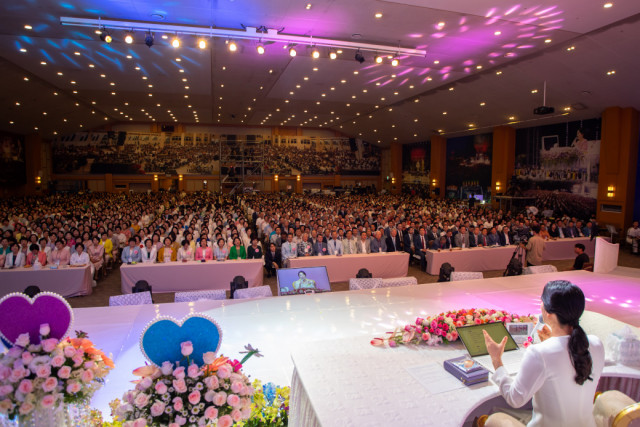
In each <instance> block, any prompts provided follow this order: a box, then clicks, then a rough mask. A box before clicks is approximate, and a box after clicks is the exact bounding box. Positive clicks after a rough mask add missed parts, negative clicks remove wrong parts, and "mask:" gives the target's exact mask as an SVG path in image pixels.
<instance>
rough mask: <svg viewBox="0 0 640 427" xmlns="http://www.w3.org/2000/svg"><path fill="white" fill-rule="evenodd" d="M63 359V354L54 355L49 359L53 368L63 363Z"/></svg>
mask: <svg viewBox="0 0 640 427" xmlns="http://www.w3.org/2000/svg"><path fill="white" fill-rule="evenodd" d="M64 361H65V358H64V356H62V355H57V356H54V357H53V359H51V366H53V367H54V368H59V367H60V366H62V365H63V364H64Z"/></svg>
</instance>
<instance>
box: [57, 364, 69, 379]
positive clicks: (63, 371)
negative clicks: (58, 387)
mask: <svg viewBox="0 0 640 427" xmlns="http://www.w3.org/2000/svg"><path fill="white" fill-rule="evenodd" d="M70 375H71V367H70V366H63V367H62V368H60V369H59V370H58V378H61V379H63V380H64V379H67V378H69V376H70Z"/></svg>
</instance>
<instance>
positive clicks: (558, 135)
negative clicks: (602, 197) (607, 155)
mask: <svg viewBox="0 0 640 427" xmlns="http://www.w3.org/2000/svg"><path fill="white" fill-rule="evenodd" d="M600 128H601V120H600V119H590V120H580V121H574V122H566V123H558V124H555V125H547V126H538V127H533V128H527V129H518V130H517V131H516V164H515V173H514V179H513V180H512V183H511V186H510V189H509V190H508V192H509V194H510V195H523V196H528V197H535V198H536V199H535V204H536V206H537V207H538V209H540V210H544V208H545V207H546V208H548V209H553V210H554V212H555V213H556V214H557V213H559V212H566V213H568V214H569V215H572V216H578V217H581V218H582V217H585V216H588V215H592V214H595V211H596V198H597V195H598V173H599V166H600V132H601V130H600Z"/></svg>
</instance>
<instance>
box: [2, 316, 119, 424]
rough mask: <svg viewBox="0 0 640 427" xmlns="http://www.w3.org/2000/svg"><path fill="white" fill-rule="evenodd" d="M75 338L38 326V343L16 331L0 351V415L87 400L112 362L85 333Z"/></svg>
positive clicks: (78, 332)
mask: <svg viewBox="0 0 640 427" xmlns="http://www.w3.org/2000/svg"><path fill="white" fill-rule="evenodd" d="M76 335H77V337H76V338H63V339H62V340H58V339H56V338H51V337H50V328H49V325H48V324H46V323H45V324H42V325H41V326H40V342H39V343H38V344H32V343H31V342H30V338H29V334H28V333H24V334H21V335H20V336H19V337H18V339H17V340H16V342H15V343H14V345H13V347H11V348H10V349H9V351H7V352H6V353H4V354H0V414H2V415H4V416H7V417H8V418H10V419H14V418H16V417H18V418H22V417H26V416H28V415H30V414H31V413H33V412H34V411H37V410H39V409H53V408H55V407H57V406H59V405H61V404H62V403H63V402H64V403H87V402H88V401H89V399H90V398H91V396H92V395H93V393H94V392H95V391H96V390H97V389H98V388H99V387H100V386H101V385H102V384H104V378H105V376H106V375H107V373H109V370H110V369H112V368H113V362H112V361H111V359H109V358H108V357H107V356H106V355H105V354H104V353H103V352H102V351H101V350H98V349H97V348H95V347H94V345H93V343H92V342H91V341H89V339H88V338H87V334H85V333H84V332H80V331H76Z"/></svg>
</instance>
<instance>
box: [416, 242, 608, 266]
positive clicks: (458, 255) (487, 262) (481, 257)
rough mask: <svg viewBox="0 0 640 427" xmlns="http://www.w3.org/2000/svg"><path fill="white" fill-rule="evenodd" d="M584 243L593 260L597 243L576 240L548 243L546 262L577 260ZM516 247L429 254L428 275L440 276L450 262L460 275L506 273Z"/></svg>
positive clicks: (545, 255) (442, 251) (546, 245)
mask: <svg viewBox="0 0 640 427" xmlns="http://www.w3.org/2000/svg"><path fill="white" fill-rule="evenodd" d="M576 243H582V244H583V245H584V246H585V253H586V254H587V255H589V258H591V259H592V260H593V256H594V254H595V246H596V240H595V239H593V240H590V239H589V238H588V237H576V238H572V239H558V240H547V241H545V249H544V252H543V253H542V259H543V261H557V260H563V259H573V258H575V256H576V254H575V252H574V246H575V244H576ZM515 249H516V247H515V246H495V247H486V248H465V249H459V248H453V250H448V249H444V250H441V251H440V252H438V251H434V250H429V251H427V273H429V274H432V275H438V274H439V273H440V266H441V265H442V264H443V263H445V262H448V263H449V264H451V265H452V266H453V267H455V269H456V271H491V270H504V269H505V268H507V264H508V263H509V260H510V259H511V256H512V255H513V252H514V251H515Z"/></svg>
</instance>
